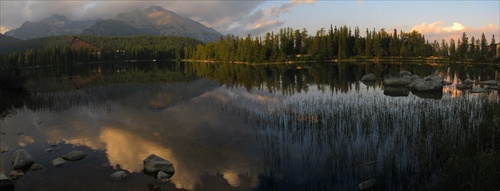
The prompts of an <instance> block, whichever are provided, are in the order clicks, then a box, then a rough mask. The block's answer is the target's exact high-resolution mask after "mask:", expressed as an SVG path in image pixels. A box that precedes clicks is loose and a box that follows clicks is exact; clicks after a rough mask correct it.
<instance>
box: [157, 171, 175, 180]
mask: <svg viewBox="0 0 500 191" xmlns="http://www.w3.org/2000/svg"><path fill="white" fill-rule="evenodd" d="M172 176H173V175H172V174H167V173H165V172H163V171H160V172H158V175H157V178H158V180H159V181H168V179H170V178H171V177H172Z"/></svg>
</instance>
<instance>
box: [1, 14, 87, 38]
mask: <svg viewBox="0 0 500 191" xmlns="http://www.w3.org/2000/svg"><path fill="white" fill-rule="evenodd" d="M95 22H96V21H95V20H88V21H71V20H69V19H68V18H66V17H65V16H64V15H58V14H54V15H52V16H50V17H48V18H45V19H43V20H41V21H39V22H30V21H26V22H24V23H23V24H22V25H21V27H19V28H17V29H14V30H10V31H7V32H6V33H5V35H7V36H11V37H14V38H18V39H21V40H28V39H33V38H40V37H47V36H59V35H74V34H81V33H82V31H83V30H85V29H86V28H89V27H90V26H92V25H93V24H94V23H95Z"/></svg>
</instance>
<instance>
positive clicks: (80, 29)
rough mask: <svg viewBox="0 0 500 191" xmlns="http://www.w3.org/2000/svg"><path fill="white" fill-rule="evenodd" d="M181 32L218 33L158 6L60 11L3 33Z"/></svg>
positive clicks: (206, 37)
mask: <svg viewBox="0 0 500 191" xmlns="http://www.w3.org/2000/svg"><path fill="white" fill-rule="evenodd" d="M78 34H86V35H95V36H134V35H155V36H156V35H161V36H185V37H191V38H194V39H197V40H200V41H203V42H208V41H212V40H218V39H219V38H220V37H221V36H222V34H220V33H219V32H217V31H216V30H214V29H212V28H208V27H206V26H205V25H203V24H201V23H199V22H196V21H194V20H191V19H189V18H187V17H183V16H180V15H178V14H176V13H174V12H172V11H168V10H165V9H163V8H162V7H160V6H153V7H150V8H148V9H145V10H139V9H136V10H133V11H129V12H123V13H120V14H118V15H117V16H116V17H114V18H113V19H98V20H88V21H71V20H68V19H67V18H66V17H65V16H63V15H57V14H55V15H53V16H51V17H48V18H46V19H44V20H42V21H40V22H30V21H26V22H25V23H24V24H23V25H22V26H21V27H19V28H17V29H14V30H11V31H8V32H6V33H5V35H8V36H12V37H15V38H18V39H22V40H26V39H33V38H40V37H47V36H59V35H78Z"/></svg>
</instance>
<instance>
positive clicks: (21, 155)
mask: <svg viewBox="0 0 500 191" xmlns="http://www.w3.org/2000/svg"><path fill="white" fill-rule="evenodd" d="M33 162H34V161H33V159H32V158H31V155H30V154H29V153H28V151H26V150H24V149H19V150H17V151H16V152H15V153H14V155H13V156H12V166H13V168H14V169H20V168H25V167H29V166H31V165H32V164H33Z"/></svg>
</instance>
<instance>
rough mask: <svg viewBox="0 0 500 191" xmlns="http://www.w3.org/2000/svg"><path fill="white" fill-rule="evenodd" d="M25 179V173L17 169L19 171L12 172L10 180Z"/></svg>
mask: <svg viewBox="0 0 500 191" xmlns="http://www.w3.org/2000/svg"><path fill="white" fill-rule="evenodd" d="M23 177H24V173H23V171H22V170H19V169H17V170H12V171H10V174H9V178H10V179H11V180H18V179H21V178H23Z"/></svg>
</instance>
